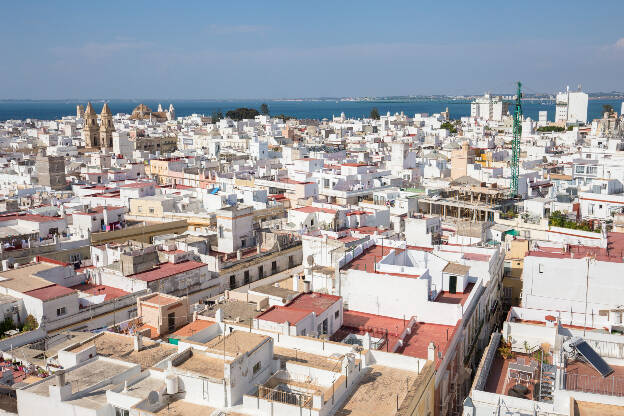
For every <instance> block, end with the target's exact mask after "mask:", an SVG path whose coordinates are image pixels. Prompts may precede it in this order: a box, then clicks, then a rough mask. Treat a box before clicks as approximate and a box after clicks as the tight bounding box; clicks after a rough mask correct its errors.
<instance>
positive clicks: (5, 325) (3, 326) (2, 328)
mask: <svg viewBox="0 0 624 416" xmlns="http://www.w3.org/2000/svg"><path fill="white" fill-rule="evenodd" d="M11 329H15V325H14V324H13V318H11V317H10V316H7V317H6V318H4V321H2V322H0V334H4V333H5V332H6V331H9V330H11Z"/></svg>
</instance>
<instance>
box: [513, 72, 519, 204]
mask: <svg viewBox="0 0 624 416" xmlns="http://www.w3.org/2000/svg"><path fill="white" fill-rule="evenodd" d="M521 99H522V83H521V82H519V81H518V91H517V93H516V104H515V109H514V115H513V139H512V141H511V196H512V197H513V198H515V197H517V196H518V176H519V174H520V137H521V136H522V100H521Z"/></svg>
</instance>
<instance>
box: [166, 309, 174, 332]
mask: <svg viewBox="0 0 624 416" xmlns="http://www.w3.org/2000/svg"><path fill="white" fill-rule="evenodd" d="M167 324H168V325H167V326H168V327H169V328H168V329H169V332H173V331H175V312H171V313H170V314H169V315H167Z"/></svg>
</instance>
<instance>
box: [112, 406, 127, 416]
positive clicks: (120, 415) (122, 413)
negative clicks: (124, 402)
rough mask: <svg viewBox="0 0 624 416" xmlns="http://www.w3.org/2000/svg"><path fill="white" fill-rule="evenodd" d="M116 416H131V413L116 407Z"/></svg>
mask: <svg viewBox="0 0 624 416" xmlns="http://www.w3.org/2000/svg"><path fill="white" fill-rule="evenodd" d="M115 416H130V411H129V410H126V409H122V408H119V407H115Z"/></svg>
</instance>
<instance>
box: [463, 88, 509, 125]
mask: <svg viewBox="0 0 624 416" xmlns="http://www.w3.org/2000/svg"><path fill="white" fill-rule="evenodd" d="M506 112H507V105H506V103H504V102H503V100H502V98H501V97H492V96H491V95H490V94H489V93H488V94H485V95H484V96H483V97H479V98H477V99H475V100H474V101H473V102H472V103H470V117H472V118H482V119H483V120H493V121H500V120H502V119H503V114H505V113H506Z"/></svg>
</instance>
